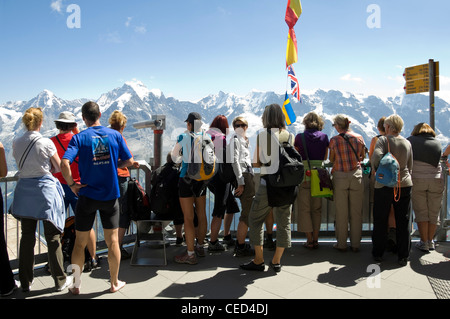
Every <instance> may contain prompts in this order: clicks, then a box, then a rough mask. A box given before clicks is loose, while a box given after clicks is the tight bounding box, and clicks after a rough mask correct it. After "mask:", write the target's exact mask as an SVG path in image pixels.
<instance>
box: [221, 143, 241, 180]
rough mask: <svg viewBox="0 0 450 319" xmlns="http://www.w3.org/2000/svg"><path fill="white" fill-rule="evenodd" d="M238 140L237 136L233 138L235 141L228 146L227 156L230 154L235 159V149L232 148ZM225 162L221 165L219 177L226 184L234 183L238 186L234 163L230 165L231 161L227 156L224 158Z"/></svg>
mask: <svg viewBox="0 0 450 319" xmlns="http://www.w3.org/2000/svg"><path fill="white" fill-rule="evenodd" d="M236 140H237V136H236V135H234V137H233V141H230V143H229V144H228V145H227V153H226V154H230V155H231V156H232V158H233V155H234V154H233V152H234V149H233V148H232V147H231V146H233V143H236ZM224 158H225V159H224V162H223V163H220V164H219V172H218V173H217V174H218V175H219V178H220V180H221V181H222V182H223V183H225V184H228V183H232V184H236V183H237V179H236V175H235V174H234V170H233V166H232V163H229V162H228V161H229V159H228V158H227V156H226V155H225V156H224Z"/></svg>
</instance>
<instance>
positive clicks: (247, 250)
mask: <svg viewBox="0 0 450 319" xmlns="http://www.w3.org/2000/svg"><path fill="white" fill-rule="evenodd" d="M254 254H255V251H254V250H253V249H252V248H251V247H250V245H249V244H247V243H246V244H244V248H239V246H237V245H236V247H235V249H234V256H235V257H245V256H253V255H254Z"/></svg>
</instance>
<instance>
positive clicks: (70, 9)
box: [66, 4, 81, 29]
mask: <svg viewBox="0 0 450 319" xmlns="http://www.w3.org/2000/svg"><path fill="white" fill-rule="evenodd" d="M66 12H67V13H71V14H70V15H69V16H68V17H67V20H66V24H67V27H68V28H69V29H80V28H81V8H80V6H79V5H77V4H70V5H68V6H67V9H66Z"/></svg>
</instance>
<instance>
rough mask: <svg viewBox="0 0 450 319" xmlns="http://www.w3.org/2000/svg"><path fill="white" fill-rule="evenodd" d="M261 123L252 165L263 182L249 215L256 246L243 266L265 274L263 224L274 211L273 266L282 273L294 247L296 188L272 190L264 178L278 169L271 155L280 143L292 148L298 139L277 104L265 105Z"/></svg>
mask: <svg viewBox="0 0 450 319" xmlns="http://www.w3.org/2000/svg"><path fill="white" fill-rule="evenodd" d="M262 122H263V126H264V129H265V130H263V131H261V132H260V133H259V134H258V136H257V145H256V161H254V163H253V166H254V167H260V168H261V182H260V184H259V187H258V190H257V191H256V194H255V198H254V200H253V204H252V206H251V209H250V214H249V228H250V229H249V238H250V242H251V243H252V244H253V245H254V249H255V258H254V259H253V260H252V261H250V262H248V263H246V264H242V265H241V266H240V267H241V268H242V269H245V270H257V271H264V269H265V266H264V255H263V241H264V231H263V224H264V221H265V219H266V217H267V215H268V214H269V213H270V211H271V210H272V209H273V216H274V219H275V222H276V223H277V242H276V244H277V247H276V249H275V254H274V256H273V258H272V260H271V262H270V267H271V268H272V269H273V270H274V271H275V272H279V271H281V257H282V256H283V253H284V250H285V249H286V248H289V247H290V246H291V228H290V224H291V205H292V204H293V202H294V200H295V196H296V192H297V187H296V186H294V187H288V188H286V187H281V189H275V188H276V187H270V184H268V183H267V182H266V179H265V177H266V176H267V175H269V174H274V173H276V171H277V170H278V165H274V163H276V162H277V161H275V160H273V159H274V157H273V155H272V154H276V155H278V152H275V151H274V150H275V149H276V150H278V143H283V142H288V143H290V144H291V145H292V146H293V145H294V138H295V137H294V135H293V134H292V133H289V132H288V131H287V130H286V125H285V117H284V114H283V111H282V110H281V107H280V106H279V105H278V104H271V105H268V106H266V108H265V110H264V113H263V116H262ZM275 139H276V140H278V143H277V141H276V140H275ZM275 166H276V167H275Z"/></svg>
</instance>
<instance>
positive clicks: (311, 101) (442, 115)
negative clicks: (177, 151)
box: [0, 80, 450, 171]
mask: <svg viewBox="0 0 450 319" xmlns="http://www.w3.org/2000/svg"><path fill="white" fill-rule="evenodd" d="M87 101H88V99H86V98H80V99H76V100H70V101H68V100H63V99H61V98H58V97H57V96H56V95H55V94H54V93H53V92H51V91H49V90H44V91H42V92H41V93H39V94H38V95H37V96H36V97H34V98H33V99H31V100H29V101H14V102H7V103H5V104H3V105H0V141H1V142H2V143H3V144H4V145H5V150H6V154H7V161H8V167H9V170H10V171H14V170H16V165H15V162H14V160H13V157H12V141H13V139H14V138H15V137H16V136H20V135H21V134H23V132H24V129H23V125H22V122H21V117H22V115H23V113H24V111H25V110H26V109H28V108H29V107H41V108H42V109H43V112H44V123H43V126H42V129H41V133H42V134H43V135H44V136H46V137H51V136H53V135H56V134H57V130H56V128H55V125H54V122H53V121H54V120H55V119H57V118H58V115H59V113H60V112H62V111H71V112H73V113H74V114H75V116H76V118H77V119H78V121H79V127H80V129H81V130H82V129H84V128H85V125H84V123H83V121H82V119H81V106H82V105H83V104H84V103H85V102H87ZM96 102H97V103H98V104H99V106H100V109H101V112H102V118H101V123H102V125H105V126H107V125H108V118H109V116H110V114H111V113H112V112H113V111H114V110H120V111H122V112H123V113H124V114H125V115H126V116H127V118H128V125H127V127H126V129H125V131H124V136H125V138H126V139H127V142H128V145H129V147H130V149H131V151H132V153H133V154H134V156H135V159H140V160H146V161H149V160H150V158H151V157H152V156H153V132H152V130H151V129H149V128H148V129H140V130H136V129H135V128H134V127H133V125H132V124H133V123H136V122H141V121H145V120H149V119H151V115H156V114H159V115H160V114H164V115H166V129H165V131H164V134H163V154H166V153H167V152H168V151H169V150H170V149H171V148H172V146H173V145H174V144H175V142H176V137H177V136H178V134H180V133H182V132H183V131H184V130H185V129H186V125H185V123H184V121H185V119H186V117H187V115H188V114H189V112H194V111H195V112H198V113H200V114H201V115H202V117H203V122H204V123H205V127H208V125H209V123H211V122H212V120H213V119H214V117H215V116H217V115H221V114H223V115H225V116H227V118H228V121H229V123H230V124H231V121H232V120H233V118H234V117H236V116H238V115H242V116H244V117H246V118H247V120H248V122H249V129H248V134H247V135H248V136H250V140H251V141H254V139H255V136H256V133H257V131H258V130H260V129H261V128H262V122H261V115H262V113H263V111H264V107H265V106H266V105H269V104H272V103H277V104H279V105H283V102H284V94H277V93H274V92H259V91H252V92H249V93H248V94H247V95H245V96H237V95H235V94H233V93H224V92H222V91H220V92H219V93H217V94H212V95H208V96H206V97H204V98H203V99H201V100H199V101H197V102H190V101H180V100H177V99H176V98H174V97H166V96H164V94H163V92H161V91H160V90H158V89H148V88H147V87H146V86H145V85H144V84H143V83H142V82H140V81H138V80H132V81H128V82H125V83H124V84H123V86H121V87H118V88H115V89H113V90H111V91H109V92H106V93H104V94H102V95H101V96H100V97H99V98H98V99H97V100H96ZM291 104H292V107H293V109H294V112H295V114H296V115H297V121H296V122H295V123H294V124H293V125H291V126H289V127H288V130H289V131H291V132H292V133H294V134H297V133H299V132H302V131H303V129H304V127H303V125H302V124H301V122H302V119H303V117H304V115H306V114H307V113H308V112H310V111H315V112H317V113H319V114H321V115H322V116H323V118H324V119H325V127H324V129H323V131H324V133H326V134H328V136H329V137H330V138H331V137H332V136H334V135H336V134H337V132H336V131H335V130H334V129H333V127H332V126H331V124H332V121H333V117H334V116H335V115H336V114H345V115H347V116H348V117H349V119H350V121H351V124H350V127H351V129H352V130H353V131H355V132H357V133H359V134H361V135H362V136H363V138H364V140H365V142H366V145H367V147H369V145H370V140H371V138H372V137H374V136H375V135H377V134H378V130H377V129H376V124H377V122H378V119H379V118H380V117H382V116H388V115H390V114H394V113H396V114H398V115H400V116H401V117H402V118H403V120H404V122H405V127H404V130H403V132H402V135H403V136H404V137H408V136H409V135H410V133H411V131H412V129H413V127H414V125H416V124H417V123H420V122H427V123H429V98H428V96H427V95H422V94H412V95H404V94H403V95H400V96H395V97H390V98H387V99H382V98H380V97H377V96H373V95H371V96H363V95H360V94H353V93H348V92H341V91H337V90H329V91H324V90H320V89H319V90H316V91H315V92H313V93H311V94H302V97H301V102H296V101H293V99H292V98H291ZM435 106H436V107H435V126H436V133H437V135H438V139H439V141H440V142H441V144H442V146H443V147H445V146H446V145H447V144H448V143H449V141H450V104H449V103H447V102H446V101H444V100H442V99H439V98H436V101H435ZM252 145H254V144H252ZM164 159H165V156H164V155H163V162H164Z"/></svg>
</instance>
